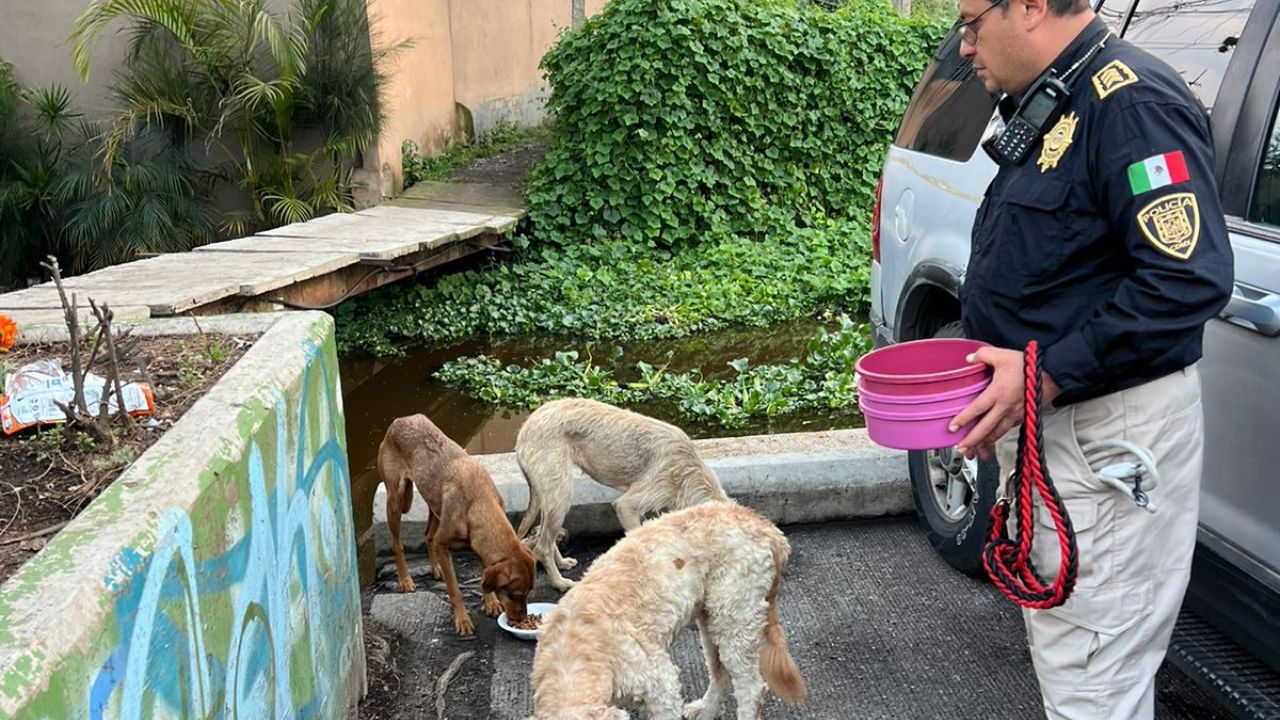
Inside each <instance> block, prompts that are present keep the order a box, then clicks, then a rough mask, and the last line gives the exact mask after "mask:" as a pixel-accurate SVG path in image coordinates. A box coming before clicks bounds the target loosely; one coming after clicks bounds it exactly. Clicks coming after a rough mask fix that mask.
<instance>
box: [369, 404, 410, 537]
mask: <svg viewBox="0 0 1280 720" xmlns="http://www.w3.org/2000/svg"><path fill="white" fill-rule="evenodd" d="M400 420H403V418H401V419H400ZM400 420H396V421H395V422H393V423H392V426H393V428H394V426H395V424H396V423H399V422H400ZM400 453H401V451H400V449H399V444H398V443H397V442H395V438H394V436H393V435H392V430H391V429H389V430H388V431H387V437H386V438H384V439H383V441H382V444H380V445H379V446H378V477H380V478H381V479H382V484H383V485H385V486H386V487H387V495H389V496H390V497H393V498H394V497H399V498H400V514H401V515H404V514H406V513H408V512H409V508H411V507H413V478H412V477H410V476H409V473H408V470H407V468H406V467H405V466H404V463H402V462H400V461H399V459H398V458H399V457H401V455H400Z"/></svg>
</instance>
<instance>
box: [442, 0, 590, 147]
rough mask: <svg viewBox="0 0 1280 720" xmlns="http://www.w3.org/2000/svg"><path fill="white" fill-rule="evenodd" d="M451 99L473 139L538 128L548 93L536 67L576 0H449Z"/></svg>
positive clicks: (569, 21) (570, 19)
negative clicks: (503, 127) (505, 126)
mask: <svg viewBox="0 0 1280 720" xmlns="http://www.w3.org/2000/svg"><path fill="white" fill-rule="evenodd" d="M451 4H452V15H451V18H450V22H451V24H452V25H451V26H452V30H453V85H454V92H455V99H456V100H457V102H458V103H459V104H461V105H462V106H463V107H464V108H466V111H469V112H470V115H471V122H472V124H473V128H474V132H475V134H476V136H484V135H485V134H487V133H489V132H490V131H492V130H493V128H494V127H495V126H497V125H498V124H499V123H501V122H510V123H512V124H515V125H521V126H529V125H536V124H538V123H540V122H542V120H543V119H544V117H545V116H546V113H545V110H544V106H545V104H546V97H547V92H548V88H547V86H546V83H545V82H544V81H543V77H542V71H541V70H539V69H538V63H539V62H540V61H541V60H542V56H543V54H544V53H546V51H547V50H549V49H550V48H551V47H552V46H553V45H554V44H555V42H556V39H557V38H559V36H560V33H561V32H563V31H564V30H565V29H567V28H569V27H570V26H571V25H572V23H573V9H574V0H452V2H451Z"/></svg>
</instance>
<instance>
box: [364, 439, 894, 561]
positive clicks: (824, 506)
mask: <svg viewBox="0 0 1280 720" xmlns="http://www.w3.org/2000/svg"><path fill="white" fill-rule="evenodd" d="M694 444H695V445H697V447H698V452H699V453H700V454H701V455H702V457H703V459H704V460H706V462H707V465H708V466H710V467H711V469H712V470H713V471H714V472H715V473H716V475H717V476H718V477H719V478H720V482H721V484H722V485H724V489H725V492H727V493H728V494H729V495H730V496H731V497H733V498H734V499H736V500H738V501H740V502H741V503H743V504H744V505H748V506H750V507H753V508H755V509H756V510H759V511H760V512H761V513H763V514H764V515H765V516H766V517H768V518H769V519H771V520H773V521H774V522H776V523H778V524H781V525H786V524H794V523H810V522H823V521H828V520H849V519H855V518H867V517H878V516H882V515H893V514H900V513H906V512H910V511H911V510H912V507H913V506H912V500H911V485H910V480H909V478H908V475H907V462H906V459H907V456H906V453H904V452H900V451H897V450H887V449H884V448H881V447H879V446H877V445H875V444H874V443H872V442H871V440H870V439H869V438H868V437H867V433H866V431H865V430H836V431H830V432H817V433H793V434H786V435H758V436H752V437H741V438H714V439H709V440H696V441H694ZM476 459H477V460H478V461H479V462H480V463H481V464H482V465H484V467H485V469H487V470H488V471H489V474H490V475H492V476H493V481H494V484H495V485H497V487H498V494H499V495H501V496H502V501H503V504H504V505H505V506H506V508H507V513H508V515H510V516H512V519H513V520H518V519H519V515H520V514H522V513H523V512H524V510H525V508H527V507H528V504H529V486H528V484H527V483H526V481H525V479H524V475H523V474H522V473H521V472H520V468H519V467H518V466H517V465H516V460H515V454H514V453H501V454H494V455H477V456H476ZM617 496H618V493H617V492H616V491H614V490H612V489H610V488H607V487H605V486H603V485H599V484H597V483H596V482H594V481H593V480H591V479H590V478H588V477H587V476H585V475H582V474H581V473H579V474H578V475H577V476H576V477H575V478H574V489H573V509H572V510H571V511H570V512H569V517H568V519H567V520H566V522H565V527H566V529H567V530H568V531H569V532H570V533H580V534H596V533H617V532H620V531H621V528H620V527H619V525H618V518H617V515H616V514H615V513H614V511H613V507H612V505H610V503H611V502H612V501H613V499H614V498H616V497H617ZM426 522H427V508H426V503H424V502H423V501H422V498H421V497H416V498H415V500H414V504H413V508H412V509H411V510H410V511H409V513H408V515H406V516H404V518H403V519H402V520H401V528H400V534H401V541H402V542H403V543H404V544H405V547H406V548H409V549H411V550H414V551H423V550H425V547H426V540H425V533H426ZM373 533H374V541H375V543H376V547H377V548H378V554H379V555H384V554H388V553H390V549H391V535H390V533H389V532H388V530H387V517H386V490H385V489H384V488H383V487H382V486H381V485H379V486H378V489H377V492H376V493H375V496H374V504H373Z"/></svg>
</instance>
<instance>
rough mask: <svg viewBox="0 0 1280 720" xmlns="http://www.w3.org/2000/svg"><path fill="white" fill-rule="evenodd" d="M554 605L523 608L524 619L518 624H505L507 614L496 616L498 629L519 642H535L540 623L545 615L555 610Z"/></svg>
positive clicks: (540, 604) (540, 627) (537, 604)
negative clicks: (519, 640) (516, 638)
mask: <svg viewBox="0 0 1280 720" xmlns="http://www.w3.org/2000/svg"><path fill="white" fill-rule="evenodd" d="M555 606H556V605H555V603H529V605H528V607H527V608H525V613H526V614H525V616H524V619H523V620H521V621H520V622H518V623H509V622H507V614H506V613H502V614H501V615H499V616H498V627H500V628H502V629H503V630H506V631H507V632H509V633H511V634H512V635H515V636H516V637H518V638H520V639H521V640H537V639H538V631H539V630H541V629H542V621H543V619H544V618H546V616H547V613H549V612H551V610H552V609H553V608H555Z"/></svg>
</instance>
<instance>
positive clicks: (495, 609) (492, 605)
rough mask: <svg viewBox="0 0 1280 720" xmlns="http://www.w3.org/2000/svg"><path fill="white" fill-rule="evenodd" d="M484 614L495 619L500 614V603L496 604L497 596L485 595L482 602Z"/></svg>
mask: <svg viewBox="0 0 1280 720" xmlns="http://www.w3.org/2000/svg"><path fill="white" fill-rule="evenodd" d="M483 605H484V614H485V615H488V616H489V617H491V618H496V617H498V616H499V615H501V614H502V603H500V602H498V596H496V595H492V594H490V595H485V596H484V600H483Z"/></svg>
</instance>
